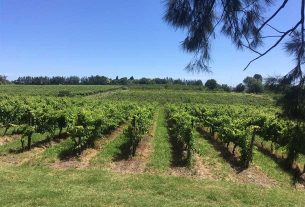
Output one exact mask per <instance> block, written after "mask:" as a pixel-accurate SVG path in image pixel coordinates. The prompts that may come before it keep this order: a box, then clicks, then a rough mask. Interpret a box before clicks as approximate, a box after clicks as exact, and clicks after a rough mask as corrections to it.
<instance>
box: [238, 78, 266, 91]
mask: <svg viewBox="0 0 305 207" xmlns="http://www.w3.org/2000/svg"><path fill="white" fill-rule="evenodd" d="M257 78H258V79H256V78H254V77H253V78H252V77H246V78H245V79H244V81H243V82H244V84H245V85H246V89H247V92H248V93H262V92H263V90H264V88H263V84H262V81H261V80H260V77H257Z"/></svg>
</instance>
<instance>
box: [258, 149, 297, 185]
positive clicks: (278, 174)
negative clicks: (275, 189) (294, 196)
mask: <svg viewBox="0 0 305 207" xmlns="http://www.w3.org/2000/svg"><path fill="white" fill-rule="evenodd" d="M253 163H254V164H255V165H257V166H259V167H260V168H261V169H262V170H263V171H264V172H265V173H266V174H267V175H268V177H270V178H272V179H274V180H276V181H277V182H278V184H279V185H280V186H283V187H289V186H291V184H292V181H293V177H292V175H291V174H289V173H288V172H285V171H284V170H283V169H282V168H281V167H280V165H279V164H278V163H277V162H275V161H274V160H273V159H272V158H271V157H269V156H266V155H264V154H262V153H261V152H259V151H258V150H256V149H254V152H253Z"/></svg>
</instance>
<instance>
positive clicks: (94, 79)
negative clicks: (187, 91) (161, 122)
mask: <svg viewBox="0 0 305 207" xmlns="http://www.w3.org/2000/svg"><path fill="white" fill-rule="evenodd" d="M12 83H15V84H20V85H60V84H62V85H131V84H175V85H193V86H202V85H203V83H202V81H201V80H181V79H173V78H152V79H151V78H140V79H135V78H134V77H130V78H127V77H123V78H119V77H118V76H117V77H116V78H115V79H111V78H108V77H105V76H99V75H96V76H89V77H81V78H80V77H78V76H69V77H64V76H53V77H47V76H38V77H32V76H24V77H19V78H18V79H17V80H14V81H12Z"/></svg>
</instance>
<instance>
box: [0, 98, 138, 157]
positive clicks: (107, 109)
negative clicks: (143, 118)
mask: <svg viewBox="0 0 305 207" xmlns="http://www.w3.org/2000/svg"><path fill="white" fill-rule="evenodd" d="M136 106H137V105H136V104H133V103H127V102H118V103H115V102H109V101H108V102H107V101H100V100H95V101H93V100H90V101H85V100H83V99H67V98H60V99H58V98H39V97H31V98H21V97H6V98H3V99H2V100H1V101H0V123H1V124H2V125H3V126H4V127H5V131H7V130H8V129H9V128H10V127H13V128H14V129H15V131H16V133H19V134H22V137H21V145H22V149H23V148H24V144H25V139H27V145H28V146H27V148H28V149H29V150H30V149H31V145H32V143H31V140H32V135H33V134H34V133H41V134H43V133H48V134H49V138H50V140H51V138H52V137H54V136H55V133H56V131H58V132H59V133H61V132H62V131H63V130H65V131H66V132H67V133H68V134H69V135H71V138H72V139H73V141H74V143H75V146H74V148H75V150H77V151H81V150H82V149H83V148H85V147H87V146H89V145H90V144H92V143H93V141H94V139H95V138H97V137H100V136H102V135H103V134H106V133H108V132H110V131H111V130H113V129H115V128H116V127H117V126H119V125H120V124H122V122H124V121H125V120H127V119H128V118H129V117H130V116H131V115H132V114H133V111H134V110H135V109H136Z"/></svg>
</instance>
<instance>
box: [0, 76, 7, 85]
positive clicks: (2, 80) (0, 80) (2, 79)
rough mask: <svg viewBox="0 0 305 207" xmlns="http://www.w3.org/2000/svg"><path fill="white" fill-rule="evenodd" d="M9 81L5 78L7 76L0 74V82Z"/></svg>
mask: <svg viewBox="0 0 305 207" xmlns="http://www.w3.org/2000/svg"><path fill="white" fill-rule="evenodd" d="M8 82H9V81H8V80H7V76H5V75H0V84H6V83H8Z"/></svg>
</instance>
